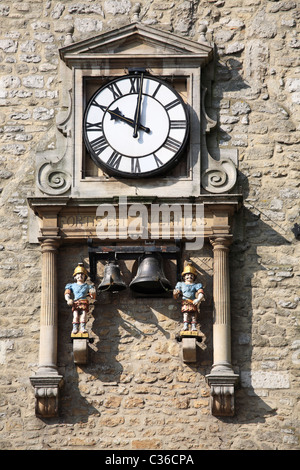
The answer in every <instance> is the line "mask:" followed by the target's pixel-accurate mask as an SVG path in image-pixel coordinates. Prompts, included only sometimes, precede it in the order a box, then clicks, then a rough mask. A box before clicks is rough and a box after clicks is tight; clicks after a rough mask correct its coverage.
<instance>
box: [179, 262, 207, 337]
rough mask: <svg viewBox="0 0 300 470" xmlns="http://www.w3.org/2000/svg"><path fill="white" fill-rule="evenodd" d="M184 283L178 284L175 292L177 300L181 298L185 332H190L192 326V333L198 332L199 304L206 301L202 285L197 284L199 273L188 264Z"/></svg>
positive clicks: (183, 274)
mask: <svg viewBox="0 0 300 470" xmlns="http://www.w3.org/2000/svg"><path fill="white" fill-rule="evenodd" d="M181 276H182V282H177V284H176V286H175V289H174V291H173V296H174V298H175V299H178V298H180V297H181V312H182V314H183V330H184V331H188V330H189V325H190V324H191V327H192V328H191V329H192V331H197V327H196V325H197V312H198V304H199V302H201V301H203V300H204V291H203V288H202V287H203V286H202V284H201V283H200V282H199V283H196V278H197V271H196V269H195V268H194V266H192V264H191V263H188V264H187V266H186V267H185V268H184V270H183V272H182V273H181Z"/></svg>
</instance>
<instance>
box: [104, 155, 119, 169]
mask: <svg viewBox="0 0 300 470" xmlns="http://www.w3.org/2000/svg"><path fill="white" fill-rule="evenodd" d="M121 159H122V155H120V154H119V153H118V152H113V153H112V154H111V156H110V157H109V159H108V160H107V162H106V163H107V165H109V166H112V167H113V168H115V169H116V170H117V169H118V168H119V166H120V162H121Z"/></svg>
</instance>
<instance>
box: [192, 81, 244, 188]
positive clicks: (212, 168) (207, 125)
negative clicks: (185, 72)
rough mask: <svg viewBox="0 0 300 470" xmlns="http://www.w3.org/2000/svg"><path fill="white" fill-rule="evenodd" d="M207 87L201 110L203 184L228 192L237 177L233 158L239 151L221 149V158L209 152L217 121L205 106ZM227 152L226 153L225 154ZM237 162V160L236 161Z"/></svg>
mask: <svg viewBox="0 0 300 470" xmlns="http://www.w3.org/2000/svg"><path fill="white" fill-rule="evenodd" d="M206 93H207V89H206V88H205V87H202V100H201V108H202V109H201V111H202V117H203V123H202V134H203V138H202V146H201V154H202V168H203V170H202V175H201V184H202V187H203V188H204V189H205V190H206V191H208V192H210V193H215V194H221V193H227V192H228V191H230V190H231V189H232V188H233V187H234V185H235V183H236V179H237V167H236V164H235V162H234V161H233V160H237V158H236V155H237V152H236V150H234V149H231V150H228V149H226V150H225V149H224V150H222V149H220V158H219V160H215V159H214V158H213V157H212V156H211V155H210V153H209V151H208V148H207V141H206V140H207V134H208V133H210V132H211V130H212V129H214V128H215V127H216V125H217V121H214V120H213V119H211V118H210V117H209V116H208V114H207V112H206V108H205V96H206ZM224 154H225V155H224ZM236 163H237V162H236Z"/></svg>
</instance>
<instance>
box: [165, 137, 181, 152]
mask: <svg viewBox="0 0 300 470" xmlns="http://www.w3.org/2000/svg"><path fill="white" fill-rule="evenodd" d="M180 146H181V142H179V141H178V140H176V139H173V138H172V137H168V138H167V140H166V141H165V143H164V147H165V148H166V149H168V150H171V151H172V152H177V151H178V150H179V149H180Z"/></svg>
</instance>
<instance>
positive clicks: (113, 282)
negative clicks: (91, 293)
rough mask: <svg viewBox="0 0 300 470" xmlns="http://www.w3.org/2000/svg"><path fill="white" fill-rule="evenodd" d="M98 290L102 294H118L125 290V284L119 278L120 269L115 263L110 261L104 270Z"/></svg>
mask: <svg viewBox="0 0 300 470" xmlns="http://www.w3.org/2000/svg"><path fill="white" fill-rule="evenodd" d="M98 289H99V290H100V291H102V292H104V291H108V292H119V291H121V290H124V289H126V284H125V282H124V281H123V280H122V278H121V273H120V268H119V266H118V264H117V263H116V262H115V261H110V262H109V263H108V264H107V265H106V266H105V268H104V275H103V279H102V282H101V284H99V287H98Z"/></svg>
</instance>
